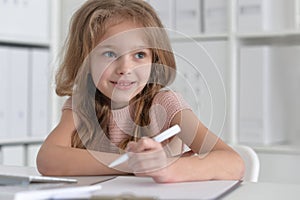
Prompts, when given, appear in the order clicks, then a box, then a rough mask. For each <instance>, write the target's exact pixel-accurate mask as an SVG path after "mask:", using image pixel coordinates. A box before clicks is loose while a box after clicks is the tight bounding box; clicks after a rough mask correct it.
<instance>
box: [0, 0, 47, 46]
mask: <svg viewBox="0 0 300 200" xmlns="http://www.w3.org/2000/svg"><path fill="white" fill-rule="evenodd" d="M49 5H50V1H49V0H23V1H15V0H3V1H0V24H1V26H0V37H3V38H10V39H16V40H21V41H26V40H29V41H38V42H40V41H42V42H48V41H49V35H50V34H49V33H50V17H49V16H50V9H49V7H50V6H49Z"/></svg>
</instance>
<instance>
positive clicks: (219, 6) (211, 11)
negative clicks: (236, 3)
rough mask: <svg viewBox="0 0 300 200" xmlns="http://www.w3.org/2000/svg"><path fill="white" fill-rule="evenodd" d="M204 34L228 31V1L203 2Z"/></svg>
mask: <svg viewBox="0 0 300 200" xmlns="http://www.w3.org/2000/svg"><path fill="white" fill-rule="evenodd" d="M203 2H204V4H203V7H204V32H205V33H214V34H215V33H226V32H227V31H228V20H227V19H228V17H227V15H228V14H227V12H228V1H224V0H203Z"/></svg>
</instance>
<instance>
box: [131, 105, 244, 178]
mask: <svg viewBox="0 0 300 200" xmlns="http://www.w3.org/2000/svg"><path fill="white" fill-rule="evenodd" d="M175 124H179V126H180V127H181V130H182V131H181V133H180V134H179V135H178V136H179V137H180V138H181V139H182V140H183V142H184V143H185V144H187V145H188V146H189V147H190V149H191V150H192V152H193V153H196V154H195V155H192V156H182V157H180V158H177V159H175V158H174V159H173V161H172V164H170V165H166V161H163V160H164V159H166V156H165V155H164V154H163V153H162V146H161V144H159V143H157V142H155V141H153V140H152V139H149V138H148V139H147V138H145V139H143V140H140V141H139V142H138V143H130V145H129V150H130V151H132V152H134V153H138V152H143V153H146V154H149V155H151V154H150V152H152V153H153V152H156V153H155V155H156V156H154V157H155V159H156V160H155V161H154V162H152V161H151V156H148V157H149V158H150V159H148V160H147V157H145V156H140V157H139V156H135V155H133V156H131V158H130V159H129V166H131V167H132V168H133V170H136V171H137V172H138V173H136V174H137V175H139V176H151V177H152V178H153V179H154V180H155V181H157V182H183V181H200V180H212V179H241V178H242V176H243V174H244V169H245V166H244V162H243V160H242V159H241V157H240V156H239V155H238V154H237V153H236V152H235V151H234V150H233V149H232V148H230V147H229V146H228V145H226V144H225V143H224V142H223V141H222V140H221V139H220V138H218V137H217V136H216V135H214V134H213V133H211V132H210V131H208V129H207V128H206V127H205V126H204V125H203V124H202V123H201V122H200V121H199V119H198V118H197V116H196V115H195V114H194V113H193V112H192V111H190V110H183V111H181V112H179V113H177V114H176V115H175V117H174V118H173V120H172V121H171V125H175ZM137 155H138V154H137ZM158 157H160V158H158ZM152 160H153V156H152ZM139 161H141V162H144V164H141V163H140V162H139ZM157 161H159V162H157ZM146 162H147V163H146ZM145 163H146V164H145ZM158 163H160V165H159V164H158ZM152 165H155V166H156V167H157V168H156V169H157V170H152V171H151V169H150V171H149V170H148V169H149V168H147V166H152ZM163 165H164V166H167V167H162V166H163ZM134 168H136V169H134ZM152 169H154V168H152ZM145 170H146V171H145ZM147 170H148V171H147ZM140 172H141V173H140Z"/></svg>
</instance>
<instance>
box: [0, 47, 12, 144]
mask: <svg viewBox="0 0 300 200" xmlns="http://www.w3.org/2000/svg"><path fill="white" fill-rule="evenodd" d="M9 69H10V68H9V60H8V48H7V47H5V46H0V92H1V98H0V139H3V138H7V136H8V131H9V126H8V123H9V114H10V111H9V106H8V105H9V99H8V96H9V80H8V76H7V75H8V74H9Z"/></svg>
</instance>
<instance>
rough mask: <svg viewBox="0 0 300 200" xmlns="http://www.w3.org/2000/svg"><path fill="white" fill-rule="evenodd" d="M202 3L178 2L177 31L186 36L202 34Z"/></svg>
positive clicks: (195, 1) (194, 1) (193, 1)
mask: <svg viewBox="0 0 300 200" xmlns="http://www.w3.org/2000/svg"><path fill="white" fill-rule="evenodd" d="M200 2H201V1H199V0H189V2H188V3H187V2H186V1H182V0H176V2H175V3H176V12H175V15H176V20H175V23H176V25H175V27H176V30H177V31H179V32H182V33H184V34H189V35H197V34H200V32H201V13H200V12H201V3H200Z"/></svg>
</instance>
